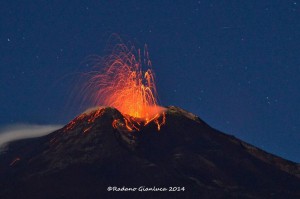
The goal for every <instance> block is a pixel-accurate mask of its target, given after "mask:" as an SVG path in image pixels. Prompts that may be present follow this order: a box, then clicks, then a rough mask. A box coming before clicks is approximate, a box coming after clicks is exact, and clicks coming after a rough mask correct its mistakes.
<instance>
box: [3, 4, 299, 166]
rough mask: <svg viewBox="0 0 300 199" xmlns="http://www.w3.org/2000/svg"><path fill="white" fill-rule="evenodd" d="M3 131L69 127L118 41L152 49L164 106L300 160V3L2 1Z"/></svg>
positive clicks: (278, 153) (151, 54)
mask: <svg viewBox="0 0 300 199" xmlns="http://www.w3.org/2000/svg"><path fill="white" fill-rule="evenodd" d="M0 16H1V17H0V59H1V65H0V112H1V115H0V125H7V124H14V123H24V122H26V123H43V124H48V123H62V124H64V123H66V122H68V121H69V120H70V119H72V118H73V117H74V116H75V115H76V114H78V113H79V112H80V111H82V110H80V108H79V107H78V106H76V103H70V101H72V100H73V99H72V97H70V96H71V92H76V89H75V91H74V86H73V84H74V81H76V75H74V74H75V73H76V72H80V71H81V70H83V69H82V68H83V66H82V65H81V63H82V62H83V61H84V60H85V58H86V57H87V56H89V55H92V54H98V55H104V50H105V47H106V45H107V42H108V40H109V37H110V36H111V34H112V33H117V34H119V35H120V36H121V37H122V38H123V39H124V40H125V41H128V40H131V41H134V42H135V43H136V44H137V45H138V46H139V47H143V44H144V43H147V44H148V48H149V53H150V57H151V60H152V63H153V68H154V71H155V73H156V77H157V84H158V91H159V96H160V100H161V103H162V105H165V106H166V105H176V106H180V107H182V108H184V109H186V110H188V111H191V112H193V113H195V114H197V115H199V116H200V117H201V118H202V119H203V120H205V121H206V122H207V123H209V124H210V125H211V126H213V127H215V128H217V129H219V130H221V131H224V132H226V133H228V134H233V135H235V136H236V137H238V138H240V139H243V140H245V141H247V142H249V143H251V144H254V145H256V146H258V147H260V148H262V149H265V150H267V151H268V152H271V153H275V154H277V155H280V156H282V157H284V158H287V159H290V160H293V161H297V162H300V155H299V151H300V134H299V130H300V114H299V113H300V92H299V91H300V23H299V19H300V2H299V1H291V0H281V1H279V0H278V1H276V0H270V1H266V0H256V1H158V0H157V1H156V0H153V1H122V3H121V1H96V0H94V1H75V0H74V1H62V0H60V1H41V0H37V1H30V0H29V1H8V0H2V1H1V2H0Z"/></svg>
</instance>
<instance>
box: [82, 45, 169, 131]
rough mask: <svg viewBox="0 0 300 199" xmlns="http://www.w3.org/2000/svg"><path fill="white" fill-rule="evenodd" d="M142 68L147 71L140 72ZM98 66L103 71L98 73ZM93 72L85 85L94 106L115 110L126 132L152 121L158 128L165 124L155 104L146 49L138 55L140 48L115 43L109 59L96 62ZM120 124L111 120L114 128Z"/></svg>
mask: <svg viewBox="0 0 300 199" xmlns="http://www.w3.org/2000/svg"><path fill="white" fill-rule="evenodd" d="M143 66H144V67H147V69H146V70H143ZM98 67H101V68H103V67H104V69H102V70H98ZM95 69H96V70H94V71H92V72H90V73H88V77H89V81H88V83H87V85H86V90H87V91H88V96H89V98H90V99H91V101H92V103H93V105H96V106H99V105H101V106H103V105H104V106H111V107H114V108H116V109H118V110H119V111H120V112H121V113H122V114H123V116H124V119H125V126H126V128H127V129H128V130H129V131H133V130H139V129H140V127H141V126H145V125H147V124H148V123H149V122H151V121H154V122H155V123H156V124H157V127H158V130H159V129H160V126H161V125H163V124H164V123H165V114H164V108H163V107H161V106H159V105H158V102H157V98H158V96H157V90H156V86H155V78H154V73H153V71H152V70H151V61H150V59H149V53H148V50H147V47H146V46H145V48H144V51H143V54H142V55H141V50H140V49H138V50H135V48H134V47H133V46H132V47H130V48H128V47H127V46H126V45H125V44H118V45H116V46H115V47H114V49H113V50H112V54H111V55H110V56H107V57H105V58H104V59H103V60H101V61H99V62H96V64H95ZM161 116H162V117H161ZM119 123H120V122H118V121H114V122H113V126H114V127H115V128H117V127H118V125H119Z"/></svg>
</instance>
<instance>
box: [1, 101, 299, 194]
mask: <svg viewBox="0 0 300 199" xmlns="http://www.w3.org/2000/svg"><path fill="white" fill-rule="evenodd" d="M116 119H119V121H120V125H119V126H118V128H116V129H115V128H113V126H112V123H113V121H114V120H116ZM122 121H123V122H124V119H123V116H122V114H121V113H120V112H118V111H117V110H116V109H113V108H99V109H98V110H95V111H93V112H91V113H89V114H83V115H80V116H78V117H77V118H75V119H74V120H73V121H71V122H70V123H69V124H68V125H66V126H65V127H64V128H63V129H60V130H58V131H56V132H53V133H51V134H49V135H47V136H44V137H41V138H35V139H28V140H22V141H17V142H14V143H11V144H10V145H9V148H8V150H7V151H6V152H5V153H4V154H2V155H0V198H3V199H5V198H120V197H125V198H126V197H133V198H140V197H144V198H153V197H155V198H166V197H167V198H168V197H170V198H300V178H299V174H300V167H299V165H297V164H295V163H293V162H290V161H287V160H284V159H282V158H280V157H277V156H274V155H271V154H269V153H267V152H264V151H262V150H260V149H258V148H256V147H254V146H251V145H249V144H247V143H245V142H242V141H240V140H238V139H236V138H235V137H233V136H229V135H226V134H224V133H221V132H219V131H217V130H215V129H213V128H211V127H210V126H208V125H207V124H206V123H205V122H203V121H202V120H201V119H199V118H198V117H197V116H195V115H193V114H191V113H188V112H186V111H184V110H182V109H180V108H176V107H168V108H167V110H166V124H165V125H163V126H162V127H161V130H160V131H157V126H156V125H155V123H154V122H151V123H150V124H148V125H147V126H145V127H144V128H142V129H141V130H140V131H138V132H128V131H126V130H125V129H124V128H122V125H121V124H122ZM108 186H118V187H123V186H125V187H140V186H146V187H153V186H156V187H166V188H168V187H172V186H173V187H174V186H175V187H185V191H184V192H183V191H181V192H138V191H136V192H108V191H107V187H108Z"/></svg>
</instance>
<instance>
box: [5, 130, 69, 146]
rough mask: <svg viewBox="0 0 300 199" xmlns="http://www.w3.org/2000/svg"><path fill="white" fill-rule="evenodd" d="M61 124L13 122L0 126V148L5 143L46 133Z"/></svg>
mask: <svg viewBox="0 0 300 199" xmlns="http://www.w3.org/2000/svg"><path fill="white" fill-rule="evenodd" d="M62 127H63V126H62V125H35V124H14V125H9V126H5V127H2V128H0V149H1V148H3V147H4V146H5V145H6V144H7V143H9V142H12V141H15V140H22V139H26V138H34V137H41V136H43V135H47V134H49V133H51V132H53V131H55V130H57V129H60V128H62Z"/></svg>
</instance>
